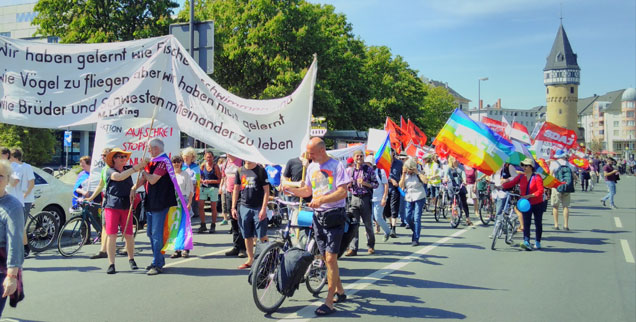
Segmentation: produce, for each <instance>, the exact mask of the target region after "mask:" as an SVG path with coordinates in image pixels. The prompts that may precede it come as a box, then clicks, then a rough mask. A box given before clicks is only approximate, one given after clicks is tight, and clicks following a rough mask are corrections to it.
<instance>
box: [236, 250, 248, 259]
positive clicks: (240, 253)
mask: <svg viewBox="0 0 636 322" xmlns="http://www.w3.org/2000/svg"><path fill="white" fill-rule="evenodd" d="M245 257H247V253H246V252H245V251H244V250H241V251H239V253H238V258H245Z"/></svg>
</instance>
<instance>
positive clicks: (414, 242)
mask: <svg viewBox="0 0 636 322" xmlns="http://www.w3.org/2000/svg"><path fill="white" fill-rule="evenodd" d="M419 245H420V242H418V241H417V240H414V241H413V242H411V246H419Z"/></svg>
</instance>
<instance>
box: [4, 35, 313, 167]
mask: <svg viewBox="0 0 636 322" xmlns="http://www.w3.org/2000/svg"><path fill="white" fill-rule="evenodd" d="M0 66H2V70H1V71H0V122H3V123H9V124H16V125H22V126H29V127H41V128H65V127H68V126H74V125H80V124H92V123H97V122H98V121H100V120H108V119H116V118H152V116H153V113H154V112H155V108H156V119H157V120H160V121H162V122H163V123H164V124H166V125H168V126H174V127H177V128H179V129H180V130H181V131H182V132H185V133H187V134H189V135H190V136H192V137H194V138H196V139H198V140H200V141H203V142H205V143H207V144H209V145H212V146H214V147H216V148H218V149H220V150H222V151H225V152H228V153H231V154H233V155H236V156H238V157H240V158H242V159H246V160H251V161H255V162H260V163H276V164H282V163H285V162H286V161H287V160H289V159H290V158H293V157H297V156H299V155H300V152H301V150H302V148H303V147H304V146H305V144H306V142H307V140H308V138H309V129H310V117H311V109H312V103H313V90H314V83H315V80H316V71H317V62H316V60H314V62H313V63H312V64H311V66H310V68H309V69H308V70H307V72H306V74H305V77H304V79H303V81H302V82H301V84H300V85H299V87H298V88H297V89H296V90H295V91H294V92H293V93H291V94H290V95H289V96H286V97H282V98H277V99H269V100H253V99H244V98H241V97H238V96H236V95H233V94H232V93H230V92H228V91H227V90H225V89H223V88H222V87H220V86H219V85H218V84H217V83H216V82H214V81H213V80H212V79H210V78H209V77H208V76H207V75H206V74H205V72H204V71H203V70H202V69H201V68H200V67H199V66H198V65H197V64H196V63H194V60H193V59H192V58H191V57H190V55H189V54H188V53H187V52H186V51H185V49H184V48H183V47H182V46H181V44H180V43H179V42H178V41H177V40H176V38H174V37H173V36H170V35H169V36H163V37H156V38H149V39H141V40H134V41H126V42H117V43H101V44H45V43H35V42H30V41H26V40H20V39H10V38H6V37H0Z"/></svg>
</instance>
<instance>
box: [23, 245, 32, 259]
mask: <svg viewBox="0 0 636 322" xmlns="http://www.w3.org/2000/svg"><path fill="white" fill-rule="evenodd" d="M30 253H31V247H29V244H26V245H24V258H27V256H29V254H30Z"/></svg>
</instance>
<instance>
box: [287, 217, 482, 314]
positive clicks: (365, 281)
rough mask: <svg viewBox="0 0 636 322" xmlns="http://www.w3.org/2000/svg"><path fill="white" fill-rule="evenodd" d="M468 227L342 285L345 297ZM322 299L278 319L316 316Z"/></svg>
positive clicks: (465, 229)
mask: <svg viewBox="0 0 636 322" xmlns="http://www.w3.org/2000/svg"><path fill="white" fill-rule="evenodd" d="M468 229H470V226H469V227H467V228H464V229H462V230H460V231H457V232H455V233H453V234H452V235H450V236H447V237H444V238H442V239H440V240H438V241H436V242H434V243H433V244H431V245H428V246H426V247H424V248H422V249H420V250H419V251H417V252H415V253H413V254H411V255H409V256H406V257H404V258H402V259H400V260H398V261H396V262H393V263H391V264H389V265H387V266H385V267H384V268H381V269H379V270H377V271H375V272H374V273H372V274H369V275H367V276H366V277H363V278H361V279H359V280H357V281H355V282H354V283H352V284H349V285H346V286H344V288H345V291H346V292H345V293H346V294H347V297H349V296H351V295H354V294H356V293H357V292H358V291H359V290H363V289H365V288H367V287H368V286H370V285H371V284H373V283H375V282H376V281H378V280H381V279H382V278H383V277H384V276H385V275H389V274H391V273H392V272H394V271H396V270H398V269H401V268H402V267H404V266H406V265H408V264H410V263H411V262H413V261H414V260H416V259H418V258H419V257H421V256H422V255H425V254H427V253H429V252H430V251H432V250H433V249H435V248H437V246H440V245H443V244H444V243H446V242H447V241H449V240H451V239H453V238H455V237H457V236H459V235H461V234H463V233H465V232H467V231H468ZM325 287H327V285H325ZM323 302H324V301H323V300H319V301H315V302H313V303H311V304H309V305H308V306H306V307H304V308H302V309H301V310H299V311H296V312H295V313H292V314H289V315H287V316H285V317H283V318H281V319H280V320H279V321H285V322H291V321H297V322H300V321H302V322H305V321H309V320H311V319H312V318H315V317H316V314H315V313H314V311H315V310H316V309H317V308H318V307H319V306H320V305H322V303H323Z"/></svg>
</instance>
